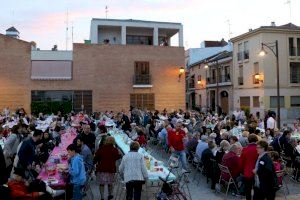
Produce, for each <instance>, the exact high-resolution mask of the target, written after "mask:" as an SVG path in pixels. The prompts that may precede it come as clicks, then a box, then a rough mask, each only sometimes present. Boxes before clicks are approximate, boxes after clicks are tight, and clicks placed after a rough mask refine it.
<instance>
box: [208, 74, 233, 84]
mask: <svg viewBox="0 0 300 200" xmlns="http://www.w3.org/2000/svg"><path fill="white" fill-rule="evenodd" d="M230 80H231V79H230V75H229V74H228V75H221V76H219V79H218V83H227V82H230ZM206 82H207V84H216V83H217V79H216V77H208V78H207V79H206Z"/></svg>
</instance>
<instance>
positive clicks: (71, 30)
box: [71, 21, 74, 45]
mask: <svg viewBox="0 0 300 200" xmlns="http://www.w3.org/2000/svg"><path fill="white" fill-rule="evenodd" d="M71 31H72V45H73V43H74V24H73V21H72V29H71Z"/></svg>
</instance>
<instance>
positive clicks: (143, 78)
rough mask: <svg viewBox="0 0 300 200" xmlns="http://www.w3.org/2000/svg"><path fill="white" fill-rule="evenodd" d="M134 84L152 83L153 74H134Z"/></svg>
mask: <svg viewBox="0 0 300 200" xmlns="http://www.w3.org/2000/svg"><path fill="white" fill-rule="evenodd" d="M133 84H134V85H150V84H151V75H150V74H143V75H133Z"/></svg>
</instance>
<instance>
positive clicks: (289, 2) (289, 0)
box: [285, 0, 292, 23]
mask: <svg viewBox="0 0 300 200" xmlns="http://www.w3.org/2000/svg"><path fill="white" fill-rule="evenodd" d="M285 4H288V5H289V8H290V23H292V0H287V2H285Z"/></svg>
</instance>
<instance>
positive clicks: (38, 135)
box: [15, 129, 43, 170]
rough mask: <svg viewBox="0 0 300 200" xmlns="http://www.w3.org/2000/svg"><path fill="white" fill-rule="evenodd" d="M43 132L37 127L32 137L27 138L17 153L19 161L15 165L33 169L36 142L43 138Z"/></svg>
mask: <svg viewBox="0 0 300 200" xmlns="http://www.w3.org/2000/svg"><path fill="white" fill-rule="evenodd" d="M42 134H43V132H42V131H41V130H38V129H36V130H35V131H34V133H33V136H32V137H28V138H26V139H25V140H24V141H23V142H22V144H21V146H20V149H19V151H18V153H17V155H18V163H17V166H15V167H21V168H22V169H24V170H31V169H32V167H33V166H32V164H33V161H34V159H35V156H36V154H35V150H36V144H37V143H38V142H39V141H40V140H41V139H42Z"/></svg>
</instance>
